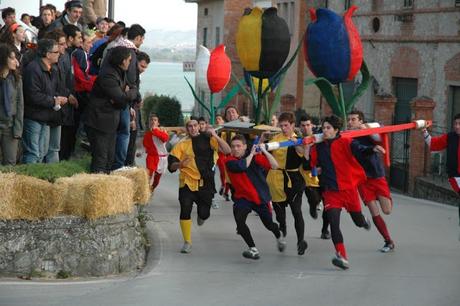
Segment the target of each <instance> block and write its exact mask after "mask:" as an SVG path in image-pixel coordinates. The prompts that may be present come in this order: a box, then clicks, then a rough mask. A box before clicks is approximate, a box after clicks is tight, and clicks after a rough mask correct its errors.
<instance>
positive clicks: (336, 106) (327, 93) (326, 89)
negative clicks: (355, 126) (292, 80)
mask: <svg viewBox="0 0 460 306" xmlns="http://www.w3.org/2000/svg"><path fill="white" fill-rule="evenodd" d="M311 84H315V85H316V87H318V89H319V90H320V91H321V94H322V95H323V97H324V99H326V101H327V104H329V106H330V107H331V108H332V111H333V112H334V114H335V115H337V116H339V117H342V110H341V107H340V103H339V101H338V100H337V97H336V96H335V94H334V91H333V90H332V86H333V85H332V84H331V83H330V82H329V81H328V80H327V79H325V78H316V79H309V80H307V81H305V85H306V86H308V85H311Z"/></svg>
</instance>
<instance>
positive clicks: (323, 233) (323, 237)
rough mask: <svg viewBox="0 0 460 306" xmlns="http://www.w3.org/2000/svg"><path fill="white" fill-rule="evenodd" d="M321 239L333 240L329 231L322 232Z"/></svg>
mask: <svg viewBox="0 0 460 306" xmlns="http://www.w3.org/2000/svg"><path fill="white" fill-rule="evenodd" d="M321 239H325V240H327V239H331V234H330V233H329V231H328V230H325V231H321Z"/></svg>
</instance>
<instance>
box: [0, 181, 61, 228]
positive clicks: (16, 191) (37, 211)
mask: <svg viewBox="0 0 460 306" xmlns="http://www.w3.org/2000/svg"><path fill="white" fill-rule="evenodd" d="M0 186H1V188H0V218H1V219H5V220H16V219H25V220H38V219H45V218H51V217H55V216H57V215H58V214H59V213H60V212H61V206H60V203H61V201H60V195H59V194H58V193H57V191H56V190H55V189H54V186H53V184H51V183H49V182H47V181H44V180H41V179H37V178H34V177H30V176H25V175H18V174H14V173H1V174H0Z"/></svg>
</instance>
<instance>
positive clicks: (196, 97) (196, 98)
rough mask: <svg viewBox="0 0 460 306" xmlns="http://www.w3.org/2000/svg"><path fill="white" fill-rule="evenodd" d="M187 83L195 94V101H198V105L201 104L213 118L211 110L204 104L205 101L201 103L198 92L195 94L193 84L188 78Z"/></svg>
mask: <svg viewBox="0 0 460 306" xmlns="http://www.w3.org/2000/svg"><path fill="white" fill-rule="evenodd" d="M184 79H185V81H186V82H187V84H188V86H189V87H190V89H191V90H192V94H193V97H195V100H197V101H198V103H200V105H201V106H203V108H204V109H205V110H206V111H207V112H208V114H209V116H211V111H210V110H209V108H208V107H207V106H206V105H205V104H204V103H203V101H201V99H200V98H198V96H197V94H196V92H195V89H193V86H192V84H190V82H189V81H188V80H187V78H186V77H184Z"/></svg>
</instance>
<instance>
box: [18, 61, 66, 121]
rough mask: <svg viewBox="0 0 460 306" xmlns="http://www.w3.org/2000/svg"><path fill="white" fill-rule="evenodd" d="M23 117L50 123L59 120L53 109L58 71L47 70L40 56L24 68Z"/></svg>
mask: <svg viewBox="0 0 460 306" xmlns="http://www.w3.org/2000/svg"><path fill="white" fill-rule="evenodd" d="M23 76H24V118H27V119H30V120H34V121H38V122H40V123H45V124H50V123H53V122H56V121H57V120H59V116H60V115H59V112H57V111H55V110H54V109H53V107H54V97H55V96H57V83H58V72H57V70H56V68H55V67H52V68H51V70H50V71H48V69H47V67H46V66H45V64H44V63H43V61H42V59H41V58H38V57H37V58H36V59H34V60H33V61H32V62H30V63H29V64H28V65H27V67H26V68H25V70H24V73H23Z"/></svg>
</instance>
